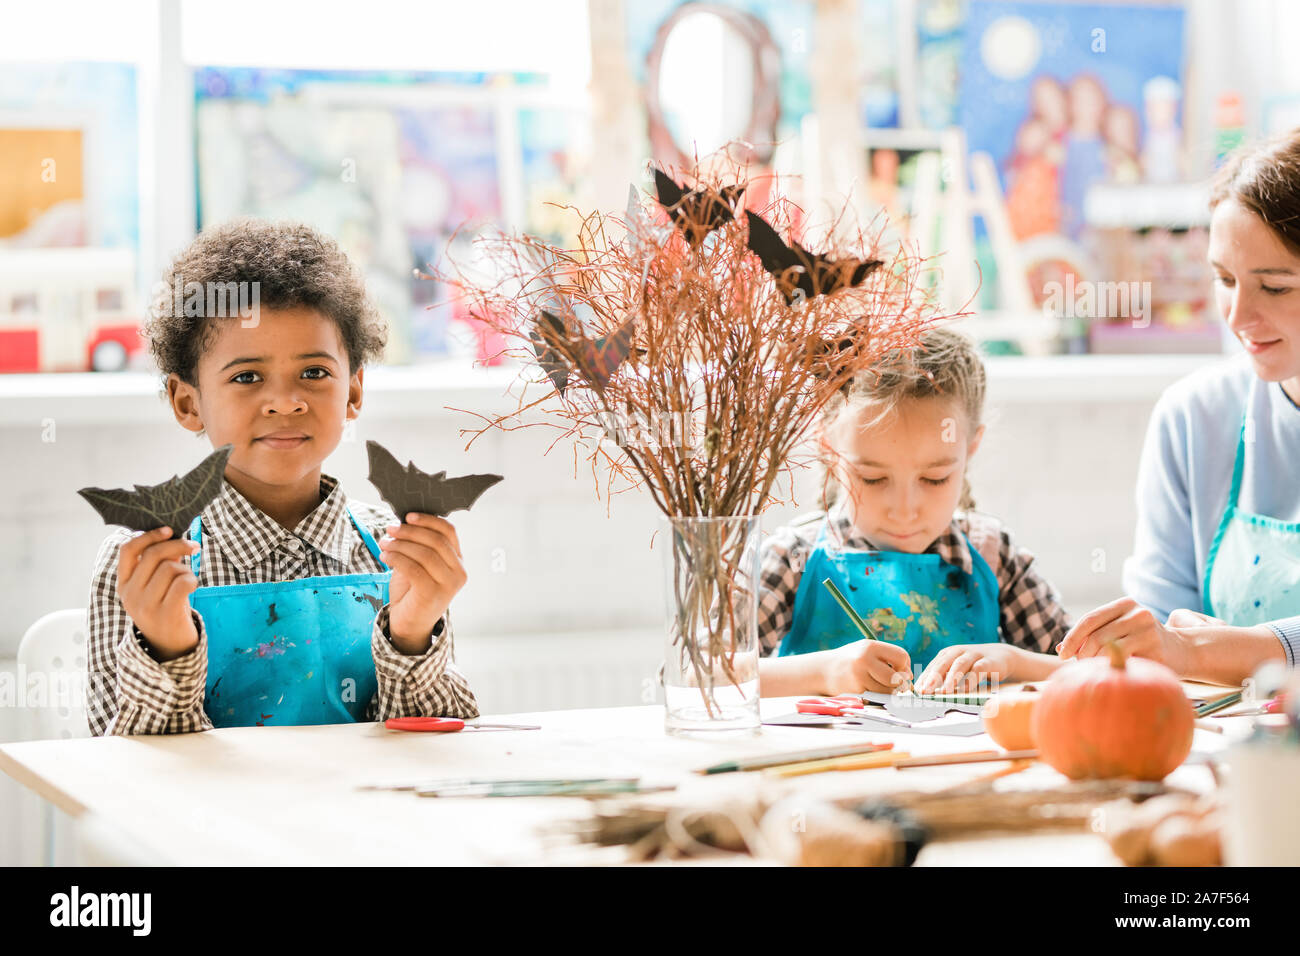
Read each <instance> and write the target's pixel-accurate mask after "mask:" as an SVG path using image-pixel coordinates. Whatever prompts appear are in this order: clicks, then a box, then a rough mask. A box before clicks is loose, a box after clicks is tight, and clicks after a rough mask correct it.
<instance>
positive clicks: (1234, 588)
mask: <svg viewBox="0 0 1300 956" xmlns="http://www.w3.org/2000/svg"><path fill="white" fill-rule="evenodd" d="M1248 415H1249V411H1247V413H1246V415H1243V416H1242V419H1241V433H1240V435H1239V436H1238V438H1237V458H1236V461H1234V462H1233V465H1232V488H1231V490H1230V491H1229V492H1228V507H1227V509H1226V510H1225V511H1224V512H1223V517H1222V518H1221V519H1220V520H1219V530H1218V531H1217V532H1215V535H1214V541H1213V543H1211V545H1210V553H1209V556H1208V557H1207V558H1206V561H1205V580H1204V583H1203V585H1202V587H1201V602H1202V603H1203V605H1204V611H1205V613H1206V614H1208V615H1210V616H1211V617H1217V618H1219V619H1220V620H1222V621H1226V622H1228V624H1230V625H1232V626H1234V627H1251V626H1253V625H1255V624H1263V623H1264V622H1266V621H1276V620H1278V619H1280V618H1284V617H1292V616H1294V615H1297V614H1300V522H1286V521H1279V520H1278V519H1276V518H1270V517H1268V516H1267V515H1261V514H1253V513H1252V512H1249V511H1242V510H1241V509H1240V508H1239V507H1238V506H1237V501H1238V499H1239V498H1240V495H1241V479H1242V472H1243V471H1244V470H1245V461H1246V420H1247V416H1248Z"/></svg>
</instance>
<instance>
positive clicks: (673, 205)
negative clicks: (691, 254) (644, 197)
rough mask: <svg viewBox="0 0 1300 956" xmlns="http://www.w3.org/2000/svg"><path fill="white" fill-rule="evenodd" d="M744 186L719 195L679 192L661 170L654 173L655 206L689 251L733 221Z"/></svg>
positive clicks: (724, 189) (727, 188)
mask: <svg viewBox="0 0 1300 956" xmlns="http://www.w3.org/2000/svg"><path fill="white" fill-rule="evenodd" d="M744 191H745V187H744V186H723V187H722V189H721V190H720V191H719V192H714V191H713V190H712V189H690V190H687V189H683V188H682V187H681V186H679V185H677V183H676V182H674V181H673V180H672V178H671V177H669V176H667V175H666V174H665V173H664V172H663V171H662V170H659V169H656V170H655V193H656V194H657V195H658V197H659V205H661V206H663V207H664V209H666V210H668V215H669V217H670V218H671V219H672V221H673V222H674V223H675V224H676V225H677V228H678V229H680V230H681V231H682V235H684V236H685V237H686V241H687V242H688V243H690V246H691V248H692V249H695V248H697V247H698V246H699V244H700V243H701V242H703V241H704V237H705V236H707V235H708V234H709V233H711V232H712V231H713V230H714V229H717V228H718V227H719V226H721V225H722V224H723V223H726V222H731V220H732V219H734V218H735V215H734V210H735V208H736V203H737V202H738V201H739V199H740V196H741V194H742V193H743V192H744Z"/></svg>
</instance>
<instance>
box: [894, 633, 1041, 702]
mask: <svg viewBox="0 0 1300 956" xmlns="http://www.w3.org/2000/svg"><path fill="white" fill-rule="evenodd" d="M1017 657H1018V654H1017V651H1016V648H1014V647H1012V646H1011V645H1010V644H1001V643H996V644H960V645H957V646H955V647H945V648H944V649H943V650H941V651H940V652H939V653H938V654H936V655H935V656H934V660H932V661H930V664H929V666H928V667H926V669H925V671H924V672H923V673H922V674H921V677H920V679H919V680H918V681H917V682H916V692H917V693H918V694H935V693H939V694H953V693H958V694H959V693H975V692H976V691H979V690H981V689H985V690H997V685H998V683H999V682H1000V681H1008V680H1015V679H1016V674H1015V671H1016V661H1017ZM981 685H985V686H984V687H983V688H981Z"/></svg>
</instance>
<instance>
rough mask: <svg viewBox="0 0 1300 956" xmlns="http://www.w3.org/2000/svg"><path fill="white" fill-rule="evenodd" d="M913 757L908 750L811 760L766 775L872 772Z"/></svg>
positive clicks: (793, 775) (790, 775) (774, 768)
mask: <svg viewBox="0 0 1300 956" xmlns="http://www.w3.org/2000/svg"><path fill="white" fill-rule="evenodd" d="M910 756H912V755H911V754H910V753H908V752H907V751H906V750H884V751H881V752H880V753H870V754H857V755H856V756H852V757H832V758H831V759H829V760H809V761H806V762H804V763H792V764H786V765H785V766H782V767H773V768H772V769H770V770H767V771H765V773H767V774H769V775H771V776H773V777H802V776H804V775H805V774H810V773H824V772H826V771H828V770H871V769H874V768H876V767H892V766H893V765H894V764H896V763H898V762H899V761H900V760H906V759H907V758H908V757H910Z"/></svg>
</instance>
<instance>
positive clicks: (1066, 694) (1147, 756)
mask: <svg viewBox="0 0 1300 956" xmlns="http://www.w3.org/2000/svg"><path fill="white" fill-rule="evenodd" d="M1106 650H1107V655H1106V656H1104V657H1093V658H1088V659H1087V660H1082V661H1076V662H1074V663H1072V664H1067V665H1066V666H1064V667H1062V668H1061V669H1060V670H1058V671H1057V672H1056V673H1055V674H1053V675H1052V678H1051V679H1050V680H1049V681H1047V683H1046V684H1045V685H1044V687H1043V690H1042V692H1041V694H1040V695H1039V697H1040V700H1039V701H1038V703H1037V705H1035V707H1034V713H1033V719H1032V722H1031V731H1032V733H1033V738H1034V740H1035V742H1036V745H1037V747H1038V752H1039V756H1040V757H1041V759H1042V760H1044V761H1045V762H1047V763H1048V764H1050V765H1051V766H1053V767H1055V768H1056V769H1057V770H1059V771H1060V772H1061V773H1063V774H1065V775H1066V776H1067V777H1069V778H1070V779H1071V780H1083V779H1110V778H1113V777H1130V778H1133V779H1136V780H1163V779H1164V778H1165V777H1166V776H1167V775H1168V774H1169V773H1170V771H1172V770H1173V769H1174V768H1175V767H1177V766H1178V765H1179V764H1181V763H1182V762H1183V761H1184V760H1186V759H1187V755H1188V754H1189V753H1191V750H1192V730H1193V721H1194V719H1195V717H1194V715H1193V712H1192V704H1191V702H1190V701H1189V700H1188V699H1187V695H1186V694H1184V693H1183V687H1182V684H1180V683H1179V682H1178V678H1177V677H1176V676H1175V675H1174V672H1173V671H1172V670H1170V669H1169V668H1168V667H1166V666H1165V665H1164V664H1161V663H1159V662H1157V661H1151V660H1146V659H1145V658H1129V657H1127V655H1125V653H1124V651H1123V649H1122V648H1121V647H1120V646H1119V645H1118V644H1115V643H1114V642H1109V643H1107V645H1106Z"/></svg>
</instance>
